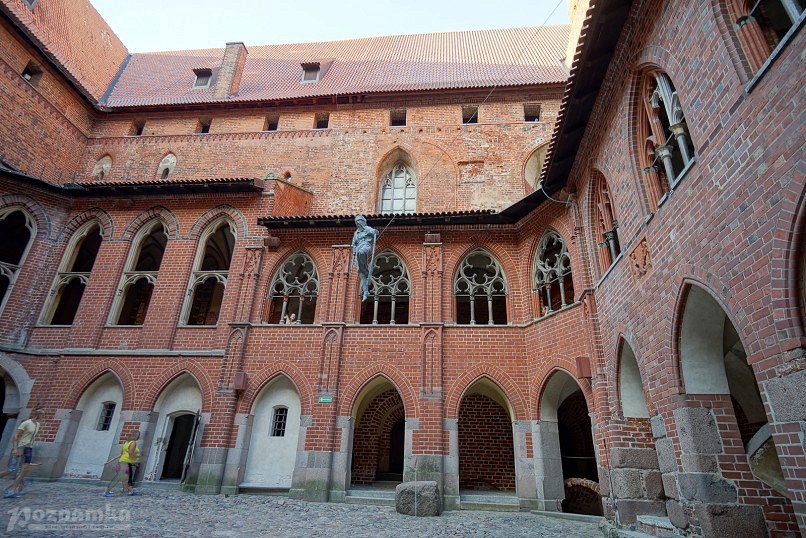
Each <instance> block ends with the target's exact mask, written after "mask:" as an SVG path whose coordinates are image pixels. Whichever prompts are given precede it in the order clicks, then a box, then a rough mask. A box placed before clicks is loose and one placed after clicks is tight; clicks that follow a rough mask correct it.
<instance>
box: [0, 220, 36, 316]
mask: <svg viewBox="0 0 806 538" xmlns="http://www.w3.org/2000/svg"><path fill="white" fill-rule="evenodd" d="M34 236H36V223H35V222H34V219H33V218H31V216H30V215H29V214H28V212H27V211H23V210H21V209H17V208H6V209H2V210H0V238H2V241H0V312H2V311H3V308H4V307H5V306H6V301H7V300H8V297H9V295H11V289H12V288H13V287H14V282H15V281H16V280H17V275H19V273H20V268H21V267H22V264H23V263H24V262H25V258H26V256H28V251H29V250H31V245H32V244H33V242H34Z"/></svg>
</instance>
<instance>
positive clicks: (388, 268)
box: [361, 251, 411, 325]
mask: <svg viewBox="0 0 806 538" xmlns="http://www.w3.org/2000/svg"><path fill="white" fill-rule="evenodd" d="M410 294H411V281H410V280H409V272H408V270H406V265H405V264H404V263H403V261H402V260H401V259H400V258H399V257H398V256H397V254H395V253H394V252H391V251H384V252H382V253H380V254H378V255H377V256H376V257H375V265H374V266H373V268H372V278H371V279H370V282H369V299H368V300H367V301H364V302H363V303H361V323H372V324H373V325H394V324H396V323H408V322H409V295H410Z"/></svg>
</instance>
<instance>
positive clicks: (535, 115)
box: [523, 103, 540, 121]
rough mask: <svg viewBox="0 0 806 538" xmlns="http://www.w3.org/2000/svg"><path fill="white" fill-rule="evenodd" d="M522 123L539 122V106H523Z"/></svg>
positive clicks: (532, 104) (527, 104)
mask: <svg viewBox="0 0 806 538" xmlns="http://www.w3.org/2000/svg"><path fill="white" fill-rule="evenodd" d="M523 121H540V105H538V104H536V103H526V104H525V105H523Z"/></svg>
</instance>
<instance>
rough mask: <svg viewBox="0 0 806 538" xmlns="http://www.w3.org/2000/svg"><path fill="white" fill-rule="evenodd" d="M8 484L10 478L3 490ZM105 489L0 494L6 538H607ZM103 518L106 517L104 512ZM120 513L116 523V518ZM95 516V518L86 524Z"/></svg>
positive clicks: (447, 516) (511, 516)
mask: <svg viewBox="0 0 806 538" xmlns="http://www.w3.org/2000/svg"><path fill="white" fill-rule="evenodd" d="M7 485H8V484H6V483H5V481H4V482H3V483H2V486H3V487H6V486H7ZM103 491H104V488H103V486H98V485H93V484H89V483H87V484H83V483H67V482H50V483H48V482H33V483H32V484H29V485H28V487H27V492H26V494H25V495H24V496H22V497H20V498H16V499H3V498H0V503H2V504H0V535H5V534H9V535H13V536H71V537H75V536H82V537H83V536H98V537H100V536H104V537H105V536H141V537H152V536H153V537H157V536H183V537H184V536H210V537H214V536H219V537H230V536H266V537H287V536H288V537H303V536H304V537H316V536H321V537H350V538H360V537H365V536H370V537H373V538H384V537H395V538H409V537H424V538H425V537H427V538H431V537H449V536H463V537H465V536H466V537H482V536H483V537H493V536H505V537H545V538H549V537H563V538H588V537H597V538H599V537H601V536H602V534H601V532H600V531H599V530H598V528H597V525H596V524H595V523H587V522H576V521H569V520H565V519H559V518H554V517H547V516H543V515H537V514H532V513H526V512H478V511H470V510H463V511H451V512H445V513H444V514H443V515H442V516H440V517H430V518H423V517H411V516H403V515H400V514H398V513H397V512H395V510H394V508H392V507H380V506H361V505H354V504H342V503H310V502H303V501H296V500H291V499H289V498H287V497H276V496H261V495H237V496H235V495H231V496H224V495H193V494H188V493H181V492H179V491H176V490H170V489H163V488H156V487H149V486H148V485H146V486H145V488H143V490H142V495H140V496H136V497H127V496H120V494H119V492H118V496H116V497H113V498H104V497H103V496H102V493H103ZM101 516H103V517H101ZM113 516H117V517H118V520H114V519H112V517H113ZM91 517H94V518H95V520H94V521H89V522H88V521H87V519H88V518H91Z"/></svg>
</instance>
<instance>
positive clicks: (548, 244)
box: [533, 231, 574, 315]
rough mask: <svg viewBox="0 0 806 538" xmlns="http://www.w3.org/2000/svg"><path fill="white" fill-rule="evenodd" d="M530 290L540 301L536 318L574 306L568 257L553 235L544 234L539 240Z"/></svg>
mask: <svg viewBox="0 0 806 538" xmlns="http://www.w3.org/2000/svg"><path fill="white" fill-rule="evenodd" d="M533 288H534V293H536V294H538V296H539V298H540V315H545V314H548V313H549V312H553V311H554V310H559V309H560V308H564V307H566V306H568V304H570V303H572V302H574V282H573V279H572V278H571V257H570V256H569V255H568V247H567V246H566V244H565V242H564V241H563V239H562V237H560V234H558V233H557V232H554V231H549V232H546V233H545V234H544V235H543V237H542V239H540V244H539V245H538V247H537V255H536V256H535V264H534V272H533Z"/></svg>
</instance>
